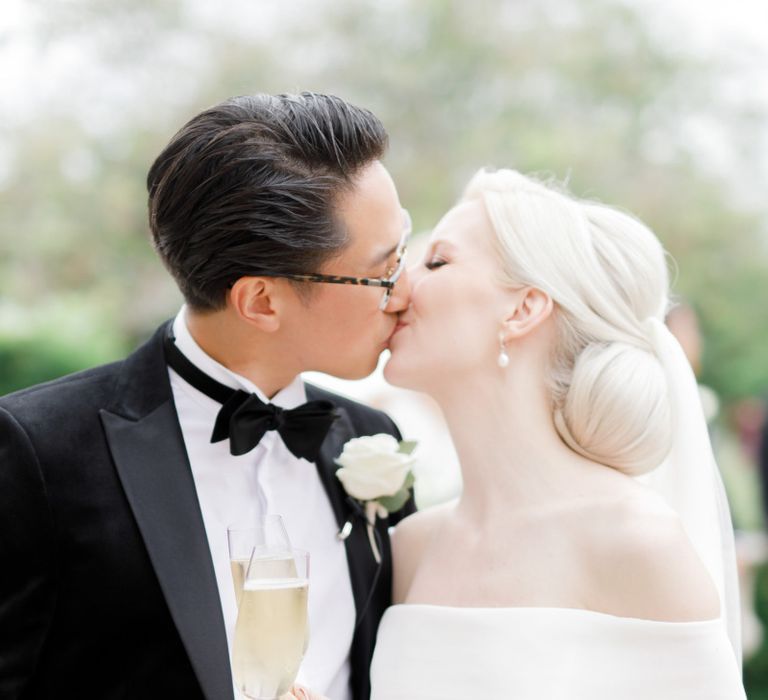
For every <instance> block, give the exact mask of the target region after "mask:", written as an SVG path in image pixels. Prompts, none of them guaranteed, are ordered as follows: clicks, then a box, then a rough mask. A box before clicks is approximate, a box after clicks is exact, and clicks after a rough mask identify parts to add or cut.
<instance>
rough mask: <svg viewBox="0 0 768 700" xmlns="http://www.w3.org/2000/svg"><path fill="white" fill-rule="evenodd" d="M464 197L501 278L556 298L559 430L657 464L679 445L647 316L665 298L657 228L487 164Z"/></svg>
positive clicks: (636, 464) (604, 450) (658, 310)
mask: <svg viewBox="0 0 768 700" xmlns="http://www.w3.org/2000/svg"><path fill="white" fill-rule="evenodd" d="M463 199H464V200H472V199H479V200H481V201H482V202H483V203H484V205H485V208H486V210H487V212H488V216H489V217H490V220H491V223H492V225H493V229H494V231H495V233H496V239H497V241H496V243H497V246H498V250H499V252H500V254H501V259H502V261H503V264H502V267H503V275H504V279H503V280H502V282H503V283H504V284H508V285H510V286H517V285H523V286H532V287H536V288H538V289H541V290H542V291H544V292H546V293H547V294H548V295H549V296H550V297H551V298H552V300H553V302H554V303H555V314H556V325H557V330H558V339H557V342H556V343H555V347H554V349H553V356H552V358H551V372H550V374H551V377H550V382H549V389H550V395H551V400H552V407H553V412H554V422H555V426H556V428H557V431H558V432H559V434H560V436H561V438H562V439H563V440H564V441H565V443H566V444H568V445H569V446H570V447H571V448H572V449H573V450H575V451H576V452H578V453H579V454H582V455H584V456H586V457H588V458H589V459H592V460H594V461H596V462H600V463H602V464H606V465H608V466H611V467H614V468H616V469H618V470H620V471H622V472H624V473H627V474H632V475H635V474H640V473H642V472H645V471H648V470H650V469H653V468H654V467H656V466H657V465H658V464H659V463H660V462H661V461H662V460H663V459H664V457H665V456H666V455H667V453H668V452H669V449H670V446H671V444H672V425H671V416H670V407H669V402H668V396H667V382H666V379H665V376H664V371H663V369H662V367H661V364H660V363H659V361H658V359H657V358H656V356H655V354H654V353H653V350H652V346H651V344H650V341H649V339H648V338H649V335H648V334H649V320H650V319H652V318H655V319H658V320H663V319H664V317H665V314H666V311H667V307H668V303H669V301H668V299H669V297H668V293H669V277H668V271H667V265H666V260H665V255H664V249H663V248H662V246H661V244H660V243H659V241H658V239H657V238H656V236H655V235H654V234H653V233H652V232H651V231H650V230H649V229H648V228H647V227H646V226H644V225H643V224H642V223H641V222H639V221H638V220H637V219H635V218H633V217H632V216H629V215H628V214H625V213H623V212H620V211H617V210H616V209H612V208H611V207H608V206H605V205H602V204H596V203H592V202H588V201H583V200H578V199H576V198H574V197H572V196H570V195H568V194H566V193H563V192H560V191H558V190H557V189H555V188H554V187H552V186H548V185H545V184H544V183H542V182H540V181H538V180H535V179H532V178H530V177H526V176H524V175H522V174H520V173H518V172H516V171H513V170H498V171H493V172H490V171H485V170H481V171H480V172H478V173H477V174H476V175H475V176H474V177H473V179H472V180H471V182H470V183H469V185H468V186H467V188H466V190H465V192H464V195H463Z"/></svg>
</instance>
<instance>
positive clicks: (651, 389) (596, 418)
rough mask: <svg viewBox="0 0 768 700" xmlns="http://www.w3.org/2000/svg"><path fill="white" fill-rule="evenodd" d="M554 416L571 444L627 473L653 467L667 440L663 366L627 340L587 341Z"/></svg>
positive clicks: (668, 426) (669, 437)
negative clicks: (624, 341) (625, 341)
mask: <svg viewBox="0 0 768 700" xmlns="http://www.w3.org/2000/svg"><path fill="white" fill-rule="evenodd" d="M554 419H555V426H556V428H557V431H558V433H559V434H560V436H561V438H562V439H563V440H564V441H565V443H566V444H567V445H568V446H569V447H570V448H571V449H573V450H574V451H576V452H578V453H579V454H581V455H583V456H585V457H587V458H588V459H591V460H593V461H595V462H599V463H601V464H605V465H607V466H610V467H614V468H615V469H618V470H619V471H621V472H623V473H625V474H628V475H631V476H635V475H638V474H642V473H644V472H647V471H650V470H652V469H654V468H655V467H657V466H658V465H659V464H660V463H661V462H662V461H663V460H664V458H665V457H666V456H667V454H668V453H669V450H670V448H671V445H672V426H671V409H670V405H669V399H668V393H667V381H666V377H665V375H664V370H663V368H662V366H661V364H660V362H659V361H658V359H657V357H656V356H655V355H654V354H653V353H652V352H649V351H647V350H644V349H641V348H639V347H637V346H634V345H630V344H628V343H621V342H609V343H599V342H598V343H591V344H589V345H587V346H586V347H585V348H584V350H582V352H580V353H579V355H578V356H577V358H576V362H575V365H574V367H573V374H572V376H571V381H570V385H569V386H568V387H567V391H566V392H565V393H564V395H563V397H562V399H561V401H560V405H559V406H556V407H555V413H554Z"/></svg>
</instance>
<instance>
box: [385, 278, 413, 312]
mask: <svg viewBox="0 0 768 700" xmlns="http://www.w3.org/2000/svg"><path fill="white" fill-rule="evenodd" d="M410 299H411V282H410V279H409V278H408V269H407V268H406V269H405V270H403V273H402V274H401V275H400V279H399V280H397V282H396V283H395V288H394V289H393V290H392V296H391V297H390V298H389V303H388V304H387V306H386V308H385V309H384V310H385V311H386V312H387V313H390V314H396V313H400V312H401V311H404V310H405V309H407V308H408V304H409V303H410Z"/></svg>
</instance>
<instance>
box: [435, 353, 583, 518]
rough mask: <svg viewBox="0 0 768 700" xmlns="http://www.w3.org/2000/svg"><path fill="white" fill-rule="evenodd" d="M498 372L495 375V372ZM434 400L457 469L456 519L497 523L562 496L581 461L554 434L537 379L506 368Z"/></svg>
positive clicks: (525, 369) (528, 371)
mask: <svg viewBox="0 0 768 700" xmlns="http://www.w3.org/2000/svg"><path fill="white" fill-rule="evenodd" d="M499 372H501V370H499ZM452 384H453V386H451V387H449V388H447V389H446V388H443V389H442V390H441V392H440V395H439V396H436V397H435V398H436V399H437V401H438V403H439V404H440V406H441V408H442V410H443V413H444V415H445V418H446V421H447V423H448V428H449V430H450V433H451V437H452V439H453V442H454V445H455V447H456V451H457V453H458V457H459V462H460V464H461V473H462V480H463V483H464V488H463V491H462V496H461V499H460V502H459V509H460V511H461V512H462V513H464V514H465V515H467V516H468V517H470V518H472V519H473V520H475V521H477V522H483V521H492V522H495V521H497V519H498V517H499V516H501V515H502V514H505V513H509V512H510V511H512V510H515V511H519V510H521V509H525V508H535V507H537V506H538V505H544V504H547V503H551V502H552V499H553V497H556V496H557V495H558V494H565V493H567V490H568V489H569V488H572V485H571V484H570V482H571V480H572V478H573V476H574V471H575V470H574V466H575V465H578V463H579V462H581V461H582V460H581V459H580V458H578V457H577V456H576V455H575V454H574V453H573V452H572V451H571V450H570V449H569V448H568V447H566V446H565V445H564V444H563V442H562V440H561V439H560V437H559V436H558V434H557V431H556V430H555V427H554V424H553V421H552V410H551V406H550V401H549V397H548V393H547V390H546V388H545V386H544V382H543V381H542V377H541V374H540V373H538V372H536V371H531V368H530V367H518V368H513V367H509V368H507V369H506V370H504V371H503V374H502V375H501V377H500V376H499V374H498V373H494V372H489V373H488V374H487V375H486V376H481V377H478V376H474V377H472V379H471V381H467V382H466V383H465V384H464V385H463V386H461V385H459V384H454V383H452Z"/></svg>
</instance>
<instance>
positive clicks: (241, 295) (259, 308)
mask: <svg viewBox="0 0 768 700" xmlns="http://www.w3.org/2000/svg"><path fill="white" fill-rule="evenodd" d="M284 292H285V290H284V289H281V288H280V286H279V285H277V284H276V283H275V280H274V279H272V278H269V277H241V278H240V279H239V280H237V282H235V283H234V284H233V285H232V289H230V290H229V295H228V303H229V306H230V307H231V308H232V310H233V311H234V312H235V313H236V314H237V315H238V317H239V318H240V319H241V320H243V321H245V322H246V323H248V324H249V325H251V326H253V327H254V328H256V329H257V330H260V331H263V332H265V333H274V332H275V331H276V330H277V329H278V328H280V310H281V309H282V308H283V306H284V305H283V303H282V293H284Z"/></svg>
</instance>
